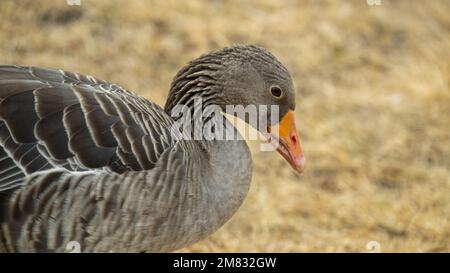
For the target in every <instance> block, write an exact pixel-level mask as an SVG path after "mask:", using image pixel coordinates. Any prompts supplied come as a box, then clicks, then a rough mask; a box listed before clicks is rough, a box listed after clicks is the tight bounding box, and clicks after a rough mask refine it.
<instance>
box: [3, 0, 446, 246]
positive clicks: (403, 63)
mask: <svg viewBox="0 0 450 273" xmlns="http://www.w3.org/2000/svg"><path fill="white" fill-rule="evenodd" d="M68 1H69V2H75V3H76V2H77V0H68ZM79 1H80V4H81V5H79V6H71V5H68V4H67V1H66V0H45V1H35V0H17V1H13V0H1V1H0V63H2V64H19V65H33V66H44V67H53V68H61V69H64V70H69V71H75V72H80V73H83V74H90V75H93V76H96V77H98V78H102V79H106V80H108V81H111V82H113V83H117V84H119V85H122V86H124V87H125V88H127V89H130V90H133V91H134V92H136V93H138V94H140V95H142V96H145V97H146V98H149V99H151V100H153V101H155V102H157V103H159V104H163V103H164V101H165V99H166V95H167V91H168V88H169V84H170V82H171V80H172V77H173V76H174V74H175V73H176V72H177V70H178V69H179V68H181V67H182V66H183V65H184V64H186V62H188V61H189V60H191V59H193V58H196V57H197V56H199V55H200V54H202V53H206V52H208V51H210V50H215V49H220V48H222V47H224V46H229V45H232V44H237V43H238V44H255V45H259V46H263V47H265V48H267V49H269V50H270V51H271V52H272V53H273V54H274V55H276V56H277V57H278V58H279V59H280V60H281V61H282V62H283V63H284V64H285V65H286V67H287V68H288V69H289V70H290V72H291V74H292V77H293V79H294V84H295V86H296V90H297V91H296V92H297V108H296V112H297V122H298V124H297V126H298V127H299V131H300V135H301V137H302V145H303V148H304V150H305V154H306V158H307V168H306V170H305V172H304V174H302V175H297V174H296V173H294V171H292V170H291V169H290V167H289V165H288V164H286V162H285V161H284V160H283V159H282V158H281V157H280V156H279V155H278V154H276V153H275V152H273V153H267V152H266V153H264V152H260V151H259V149H258V147H259V146H258V143H250V145H251V147H252V151H253V159H254V175H253V181H252V187H251V190H250V192H249V195H248V198H247V199H246V201H245V203H244V204H243V206H242V207H241V209H240V210H239V211H238V212H237V214H236V215H235V216H234V217H233V218H232V220H230V221H229V222H228V223H227V224H226V225H225V226H224V227H222V228H221V229H220V230H219V231H218V232H216V233H215V234H214V235H213V236H212V237H211V238H209V239H207V240H205V241H202V242H199V243H197V244H195V245H193V246H191V247H189V248H185V249H182V250H181V251H184V252H191V251H199V252H207V251H208V252H209V251H212V252H220V251H222V252H228V251H239V252H240V251H246V252H257V251H262V252H269V251H270V252H305V251H308V252H309V251H314V252H335V251H343V252H367V251H370V249H368V247H369V248H371V247H372V246H374V248H373V249H372V250H375V251H382V252H400V251H408V252H424V251H425V252H448V251H450V90H449V74H450V72H449V71H450V70H449V69H450V66H449V65H450V16H449V14H450V1H448V0H442V1H440V0H433V1H420V0H413V1H407V0H398V1H393V0H391V1H389V0H353V1H343V0H341V1H337V0H329V1H325V0H323V1H322V0H314V1H313V0H305V1H300V0H299V1H293V0H292V1H289V0H288V1H277V0H267V1H237V0H236V1H231V0H229V1H219V0H215V1H206V0H205V1H171V0H169V1H142V0H129V1H119V0H115V1H110V0H108V1H106V0H104V1H100V0H95V1H94V0H79Z"/></svg>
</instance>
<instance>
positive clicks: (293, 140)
mask: <svg viewBox="0 0 450 273" xmlns="http://www.w3.org/2000/svg"><path fill="white" fill-rule="evenodd" d="M291 141H292V144H294V145H296V144H297V137H296V136H291Z"/></svg>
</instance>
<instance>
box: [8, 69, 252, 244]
mask: <svg viewBox="0 0 450 273" xmlns="http://www.w3.org/2000/svg"><path fill="white" fill-rule="evenodd" d="M173 122H174V121H173V120H172V119H171V117H170V116H169V115H168V114H167V113H166V112H165V111H164V110H163V109H162V108H161V107H159V106H158V105H156V104H154V103H152V102H150V101H148V100H146V99H144V98H141V97H139V96H137V95H135V94H133V93H132V92H130V91H127V90H126V89H124V88H122V87H120V86H118V85H115V84H110V83H107V82H105V81H102V80H99V79H96V78H94V77H91V76H85V75H81V74H77V73H71V72H66V71H62V70H52V69H44V68H37V67H20V66H5V65H4V66H0V252H2V251H7V252H53V251H57V252H61V251H65V247H66V245H67V243H68V242H70V241H76V242H79V243H80V245H81V250H82V251H83V252H108V251H113V252H117V251H127V252H128V251H132V252H142V251H149V252H159V251H171V250H174V249H177V248H180V247H183V246H186V245H188V244H190V243H193V242H195V241H198V240H200V239H203V238H205V237H206V236H208V235H210V234H211V233H212V232H213V231H214V230H216V229H217V228H218V227H220V226H221V225H222V224H223V223H224V221H226V220H227V219H229V218H230V217H231V215H232V214H233V213H234V211H235V210H236V209H237V208H238V207H239V205H240V204H241V203H242V201H243V199H244V196H245V194H246V192H247V190H248V184H249V182H250V176H251V158H250V155H249V152H248V148H247V146H246V145H245V143H243V142H239V141H238V142H230V146H228V148H227V149H229V150H230V149H231V150H233V149H235V150H236V151H239V153H240V155H239V160H236V159H235V158H228V159H227V160H224V161H219V160H216V159H214V160H211V158H208V155H205V153H204V151H202V150H201V148H199V147H197V146H196V145H195V143H193V142H188V141H176V140H174V139H173V138H172V136H171V134H170V127H171V125H172V124H173ZM242 151H244V154H242ZM214 162H215V163H214ZM210 163H212V164H210ZM221 164H224V165H223V166H221ZM214 167H218V169H220V170H224V171H227V170H228V171H229V170H230V168H231V169H239V170H240V171H237V172H235V173H234V174H232V175H228V176H227V177H224V173H222V171H219V172H215V171H214ZM222 167H226V168H222ZM234 185H236V186H234ZM211 192H212V193H213V194H211ZM218 193H220V194H218Z"/></svg>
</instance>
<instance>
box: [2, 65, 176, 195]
mask: <svg viewBox="0 0 450 273" xmlns="http://www.w3.org/2000/svg"><path fill="white" fill-rule="evenodd" d="M172 124H173V120H172V119H171V118H170V117H169V116H168V115H167V114H166V113H165V112H164V110H163V109H162V108H161V107H159V106H158V105H156V104H154V103H152V102H150V101H148V100H146V99H144V98H141V97H139V96H137V95H135V94H133V93H132V92H130V91H128V90H126V89H124V88H122V87H120V86H118V85H116V84H111V83H108V82H105V81H102V80H99V79H96V78H94V77H91V76H86V75H81V74H77V73H71V72H66V71H62V70H53V69H45V68H38V67H20V66H7V65H2V66H0V168H1V169H0V193H2V192H7V191H11V190H14V189H15V188H17V187H20V186H21V185H22V184H23V183H24V179H23V178H24V177H25V176H27V175H30V174H33V173H35V172H38V171H44V170H51V169H56V168H63V169H66V170H69V171H88V170H92V169H101V170H107V171H108V172H113V173H123V172H126V171H129V170H132V171H139V170H146V169H151V168H153V167H154V166H155V164H156V162H157V160H158V158H159V156H160V155H161V154H162V153H163V152H164V150H166V149H167V148H168V147H171V146H173V145H174V143H175V141H174V139H173V138H172V137H171V134H170V126H171V125H172Z"/></svg>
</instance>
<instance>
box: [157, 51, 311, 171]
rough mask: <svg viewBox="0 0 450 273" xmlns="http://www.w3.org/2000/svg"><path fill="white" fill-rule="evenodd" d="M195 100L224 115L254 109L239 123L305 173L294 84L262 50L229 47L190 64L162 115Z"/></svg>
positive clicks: (176, 80)
mask: <svg viewBox="0 0 450 273" xmlns="http://www.w3.org/2000/svg"><path fill="white" fill-rule="evenodd" d="M194 96H200V97H202V99H203V101H204V102H207V103H208V104H215V105H217V106H219V107H220V108H221V109H222V110H223V111H224V112H226V113H228V112H229V111H228V109H230V108H228V107H229V106H236V105H240V106H243V107H244V108H245V109H256V116H257V117H256V118H250V116H249V115H247V114H246V115H244V116H243V117H241V118H243V119H244V120H245V121H246V122H247V123H248V124H250V125H251V126H253V127H254V128H256V129H257V130H258V131H259V132H260V133H262V134H263V135H264V136H265V137H266V138H267V140H268V141H269V142H270V143H271V144H272V145H273V146H274V147H275V149H276V150H277V151H278V152H279V153H280V154H281V155H282V156H283V157H284V159H285V160H287V161H288V162H289V164H290V165H291V166H292V167H293V168H294V169H295V170H296V171H298V172H302V171H303V169H304V166H305V157H304V155H303V151H302V148H301V144H300V137H299V135H298V133H297V128H296V115H295V112H294V111H295V90H294V86H293V83H292V78H291V76H290V74H289V71H288V70H287V69H286V68H285V66H284V65H283V64H282V63H281V62H280V61H279V60H278V59H277V58H276V57H275V56H274V55H272V54H271V53H270V52H268V51H267V50H266V49H264V48H261V47H257V46H253V45H246V46H233V47H227V48H224V49H221V50H218V51H213V52H210V53H208V54H205V55H202V56H200V57H199V58H197V59H195V60H193V61H191V62H190V63H188V64H187V65H186V66H185V67H183V68H182V69H181V70H180V71H179V72H178V73H177V75H176V76H175V78H174V80H173V82H172V85H171V88H170V93H169V97H168V99H167V102H166V105H165V110H166V111H167V112H170V111H171V109H173V107H174V106H175V105H180V104H182V105H189V104H190V103H192V101H193V97H194ZM248 106H250V108H248ZM252 106H254V108H251V107H252ZM261 106H265V107H261ZM231 109H233V107H231ZM274 109H276V113H275V111H274ZM231 114H234V115H235V114H236V113H235V112H234V113H231ZM261 121H264V122H261ZM261 124H264V126H261Z"/></svg>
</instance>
